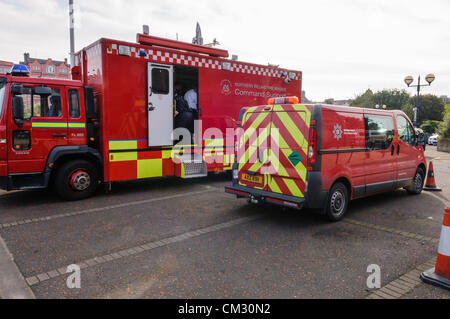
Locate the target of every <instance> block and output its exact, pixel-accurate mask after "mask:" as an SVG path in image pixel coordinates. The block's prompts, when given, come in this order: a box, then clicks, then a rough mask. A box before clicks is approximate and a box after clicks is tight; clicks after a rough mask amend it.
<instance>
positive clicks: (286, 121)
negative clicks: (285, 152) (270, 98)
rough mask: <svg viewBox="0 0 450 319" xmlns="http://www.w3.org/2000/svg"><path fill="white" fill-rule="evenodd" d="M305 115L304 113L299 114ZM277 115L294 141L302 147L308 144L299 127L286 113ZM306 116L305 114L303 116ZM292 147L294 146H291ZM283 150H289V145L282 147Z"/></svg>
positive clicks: (282, 145) (284, 144)
mask: <svg viewBox="0 0 450 319" xmlns="http://www.w3.org/2000/svg"><path fill="white" fill-rule="evenodd" d="M299 113H303V112H299ZM275 114H276V115H274V116H278V117H279V119H280V120H281V123H282V125H283V126H284V127H285V128H286V130H287V131H288V132H289V133H290V134H291V136H292V138H293V139H294V141H295V142H296V143H297V144H298V145H299V146H300V147H301V146H303V145H304V144H305V143H307V141H306V139H305V137H304V136H303V133H302V132H301V131H300V130H299V129H298V127H297V125H295V123H294V122H293V121H292V119H291V117H290V116H289V115H288V114H287V113H285V112H276V113H275ZM303 115H304V114H303ZM291 146H292V145H291ZM280 147H281V148H287V147H289V145H288V144H287V143H286V142H284V143H282V144H281V145H280Z"/></svg>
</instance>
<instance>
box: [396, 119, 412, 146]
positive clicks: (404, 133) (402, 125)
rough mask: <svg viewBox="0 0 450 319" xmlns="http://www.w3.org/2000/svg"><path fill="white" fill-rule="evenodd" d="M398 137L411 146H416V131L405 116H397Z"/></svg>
mask: <svg viewBox="0 0 450 319" xmlns="http://www.w3.org/2000/svg"><path fill="white" fill-rule="evenodd" d="M397 128H398V137H399V138H400V139H401V140H402V141H403V142H405V143H407V144H409V145H412V146H413V145H414V137H415V136H414V129H413V127H412V126H411V124H410V123H409V121H408V120H407V119H406V118H405V117H403V116H397Z"/></svg>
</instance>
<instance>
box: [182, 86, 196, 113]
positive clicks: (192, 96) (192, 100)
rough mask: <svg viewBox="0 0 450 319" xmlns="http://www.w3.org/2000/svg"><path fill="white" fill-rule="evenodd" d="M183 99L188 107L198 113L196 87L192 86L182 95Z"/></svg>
mask: <svg viewBox="0 0 450 319" xmlns="http://www.w3.org/2000/svg"><path fill="white" fill-rule="evenodd" d="M184 99H185V100H186V102H187V104H188V105H189V109H190V110H191V111H192V112H193V113H194V114H195V115H196V114H198V94H197V89H196V88H192V89H191V90H189V91H187V92H186V94H185V95H184Z"/></svg>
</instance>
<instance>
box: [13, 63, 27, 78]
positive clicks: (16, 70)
mask: <svg viewBox="0 0 450 319" xmlns="http://www.w3.org/2000/svg"><path fill="white" fill-rule="evenodd" d="M11 74H12V75H14V76H28V75H29V74H30V70H28V68H27V66H26V65H23V64H15V65H14V66H13V67H12V69H11Z"/></svg>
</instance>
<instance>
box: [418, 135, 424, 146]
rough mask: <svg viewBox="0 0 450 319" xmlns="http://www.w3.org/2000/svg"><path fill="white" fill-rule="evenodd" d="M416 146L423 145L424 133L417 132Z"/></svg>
mask: <svg viewBox="0 0 450 319" xmlns="http://www.w3.org/2000/svg"><path fill="white" fill-rule="evenodd" d="M416 144H417V146H424V145H425V134H424V133H419V134H418V136H417V143H416Z"/></svg>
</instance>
